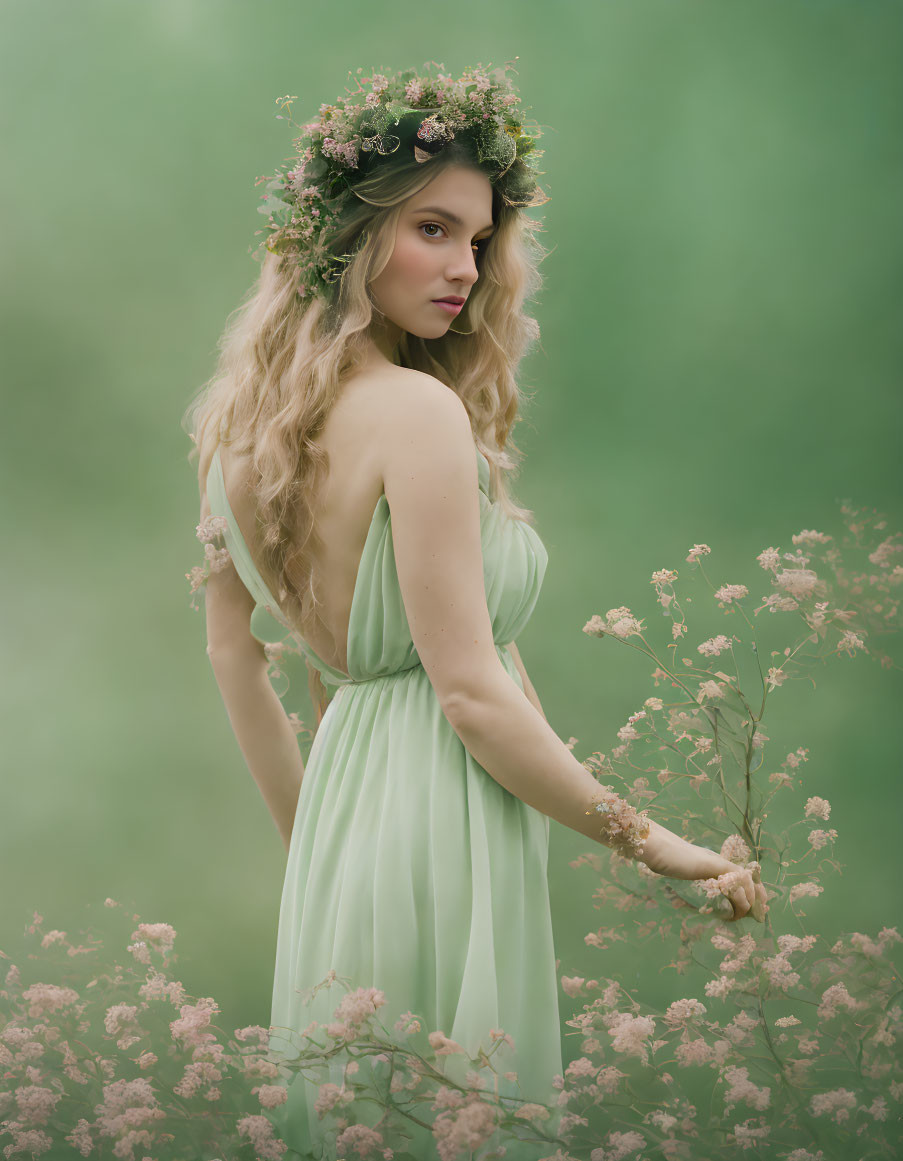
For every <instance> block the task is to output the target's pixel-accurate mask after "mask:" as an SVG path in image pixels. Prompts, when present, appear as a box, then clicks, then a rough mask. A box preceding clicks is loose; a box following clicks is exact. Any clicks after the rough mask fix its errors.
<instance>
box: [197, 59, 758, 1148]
mask: <svg viewBox="0 0 903 1161" xmlns="http://www.w3.org/2000/svg"><path fill="white" fill-rule="evenodd" d="M517 106H518V98H517V96H516V94H515V93H514V90H513V87H512V85H511V82H510V80H509V78H508V77H507V76H506V73H505V70H503V69H502V70H496V71H495V72H493V73H492V74H491V75H490V74H488V73H487V72H486V71H485V70H483V69H482V68H477V69H474V70H469V71H468V72H466V73H465V74H464V75H463V76H462V77H461V78H460V79H458V80H453V79H452V78H451V77H449V76H446V75H444V74H443V73H441V72H440V73H439V75H438V77H434V76H432V75H431V74H427V75H425V76H417V75H416V74H414V73H412V72H408V73H404V74H401V75H400V76H398V77H393V78H390V77H387V76H383V75H378V76H375V77H368V78H362V79H361V80H360V81H359V87H358V90H357V91H356V92H352V93H350V95H349V96H347V97H345V98H343V99H342V101H340V102H338V103H337V104H336V105H334V106H322V107H321V110H320V120H319V121H317V122H314V123H312V124H310V125H307V126H304V127H303V129H304V133H303V135H302V136H301V138H299V140H298V142H297V145H298V149H299V154H300V158H299V160H298V162H297V164H296V166H295V168H294V169H291V170H287V171H286V172H283V173H281V174H279V175H277V176H276V177H275V178H273V179H271V180H270V182H269V185H268V187H267V189H268V194H269V197H268V199H267V202H266V203H265V204H264V206H263V207H262V209H264V210H265V211H267V210H269V212H270V221H269V229H270V231H271V232H270V236H269V238H268V240H267V248H268V253H267V254H266V256H265V260H264V265H263V269H262V272H261V275H260V279H259V283H258V285H257V287H256V289H255V291H254V293H253V295H252V296H251V297H250V298H249V300H248V301H247V302H246V304H245V305H244V307H243V308H242V310H241V311H240V313H239V315H238V317H237V319H236V320H235V321H234V322H233V324H232V326H231V328H230V329H229V330H228V331H227V334H226V337H225V341H224V343H223V345H222V358H221V362H220V367H219V370H218V374H217V376H216V377H215V378H214V380H213V381H212V383H211V384H210V385H209V386H208V387H207V388H206V389H205V391H204V392H203V393H202V395H201V397H200V398H199V400H198V401H196V403H195V405H194V407H193V408H192V410H191V417H192V422H193V426H192V434H193V437H194V439H195V441H196V443H197V445H198V450H199V456H200V465H199V481H200V487H201V522H202V524H201V526H202V527H203V528H206V529H207V530H208V532H211V536H208V539H210V540H211V545H212V533H215V531H216V530H217V529H222V530H223V537H224V543H225V550H223V549H220V550H216V549H213V548H212V547H211V550H210V551H209V552H208V556H209V559H210V561H211V563H212V564H213V568H211V569H210V570H208V572H207V573H205V577H206V615H207V634H208V642H209V644H208V653H209V655H210V659H211V663H212V666H213V670H214V674H215V676H216V680H217V682H218V684H219V687H220V690H221V691H222V695H223V699H224V701H225V704H226V707H227V710H228V713H229V717H230V721H231V723H232V725H233V727H234V730H235V734H236V737H237V740H238V742H239V745H240V747H241V749H242V752H243V754H244V756H245V758H246V760H247V763H248V766H249V768H250V770H251V772H252V774H253V776H254V778H255V779H256V781H257V783H258V785H259V787H260V789H261V792H262V794H263V796H264V798H265V800H266V803H267V806H268V807H269V809H270V811H271V813H272V815H273V818H274V820H275V823H276V826H277V827H278V829H279V831H280V833H281V835H282V838H283V841H284V843H285V845H286V847H287V850H288V863H287V867H286V876H285V885H284V890H283V894H282V903H281V910H280V916H279V930H278V943H277V953H276V973H275V982H274V990H273V1007H272V1025H273V1028H274V1029H275V1030H276V1031H277V1032H278V1031H279V1030H283V1031H284V1032H285V1033H286V1035H288V1034H289V1033H294V1034H295V1036H296V1040H295V1042H296V1043H297V1037H298V1036H299V1035H300V1034H301V1033H302V1031H303V1030H305V1029H307V1028H308V1027H309V1026H310V1025H311V1023H312V1022H313V1021H319V1022H320V1023H327V1022H329V1020H330V1019H331V1016H332V1012H333V1009H334V1008H335V1007H336V1005H337V1004H338V1003H339V1001H340V1000H341V997H342V993H340V992H337V990H336V988H335V987H333V988H332V989H329V988H325V989H322V990H320V991H318V992H317V993H316V994H315V995H313V996H312V997H311V996H310V995H304V994H303V993H304V992H305V991H306V990H308V989H313V988H314V986H315V985H316V984H318V983H319V982H320V981H321V980H323V979H324V978H325V977H327V975H328V973H329V972H330V971H335V972H336V973H337V974H338V975H339V976H341V977H347V978H349V979H351V980H352V981H353V983H354V985H355V986H366V987H369V986H373V987H375V988H378V989H381V990H382V992H383V993H384V995H385V1000H386V1002H385V1005H384V1007H382V1008H381V1009H380V1011H379V1018H380V1019H381V1021H382V1022H383V1023H384V1024H385V1025H386V1026H387V1027H391V1026H392V1025H393V1024H394V1022H395V1021H396V1020H398V1019H399V1017H401V1016H402V1014H403V1013H405V1012H408V1011H413V1012H414V1013H415V1014H417V1015H419V1016H420V1017H422V1018H423V1019H424V1020H425V1022H426V1024H427V1026H428V1030H435V1029H439V1030H441V1031H442V1032H443V1033H444V1034H445V1035H446V1036H448V1037H449V1038H450V1039H451V1040H452V1041H454V1042H456V1043H457V1044H460V1045H461V1046H462V1047H464V1048H465V1049H467V1050H468V1052H470V1053H473V1054H475V1053H476V1049H477V1046H478V1045H479V1044H480V1043H481V1042H483V1043H484V1044H488V1036H489V1033H490V1030H492V1029H502V1030H504V1032H506V1033H508V1034H509V1035H510V1036H512V1037H513V1040H514V1044H515V1052H516V1061H515V1063H513V1064H509V1065H508V1068H509V1069H511V1070H513V1071H515V1072H516V1073H517V1083H515V1082H513V1081H511V1080H502V1081H501V1083H500V1091H501V1093H502V1095H507V1096H512V1097H521V1098H525V1099H534V1100H539V1101H544V1102H548V1103H551V1102H552V1100H553V1097H554V1093H553V1091H552V1086H551V1082H552V1079H553V1077H554V1076H555V1074H556V1073H560V1072H561V1049H560V1026H559V1013H558V1006H557V981H556V970H555V968H556V965H555V954H554V948H553V943H552V925H551V917H550V910H549V892H548V885H547V877H546V871H547V858H548V839H549V818H554V819H556V820H557V821H558V822H560V823H562V824H564V825H565V826H569V827H571V828H572V829H573V830H576V831H578V832H580V833H581V834H583V835H586V836H587V837H589V838H592V839H594V840H596V841H599V842H603V843H606V844H608V845H612V846H616V847H617V848H618V849H619V850H620V851H621V852H622V853H623V852H624V851H625V850H626V851H629V852H630V853H631V854H632V855H633V856H634V857H640V858H642V859H643V861H644V862H645V863H646V864H647V865H648V866H649V867H650V868H651V869H652V870H653V871H656V872H658V873H659V874H663V875H669V876H673V877H676V878H681V879H697V878H709V877H714V876H717V875H719V874H721V873H723V872H736V870H737V867H736V866H735V865H734V864H732V863H730V862H728V861H727V860H726V859H723V858H722V857H721V856H719V855H717V854H715V853H714V852H712V851H710V850H707V849H705V848H700V847H696V846H694V845H693V844H691V843H688V842H686V841H684V840H682V839H681V838H679V837H678V836H677V835H675V834H673V833H672V832H670V831H668V830H667V829H665V828H664V827H661V826H659V825H657V824H656V823H654V822H652V821H651V820H647V819H646V818H645V816H637V815H636V813H635V812H633V811H631V810H630V808H629V807H627V806H626V804H624V803H623V802H622V801H621V800H616V799H615V798H614V796H609V798H608V801H607V802H606V803H600V802H599V799H600V794H599V784H598V783H597V781H596V779H595V778H594V777H593V775H592V774H591V773H590V772H589V771H588V770H587V769H586V768H585V767H584V766H583V765H581V763H580V762H578V761H577V759H576V758H575V757H574V756H573V754H572V753H571V751H570V750H569V749H568V748H567V746H566V745H565V744H564V743H563V742H562V741H561V740H560V739H559V738H558V737H557V735H556V734H555V732H554V730H553V729H552V728H551V727H550V726H549V724H548V723H547V721H546V719H545V715H544V714H543V711H542V706H541V704H540V702H539V699H538V697H537V695H536V691H535V690H534V688H533V685H532V683H531V682H530V679H529V677H528V676H527V673H526V670H525V668H524V665H523V662H522V660H521V658H520V655H519V653H518V650H517V646H516V643H515V642H516V638H517V636H518V634H519V633H520V631H521V630H522V629H523V627H524V625H525V624H526V623H527V621H528V619H529V617H530V615H531V613H532V611H533V608H534V605H535V603H536V600H537V597H538V594H539V589H540V586H541V583H542V579H543V573H544V571H545V566H546V560H547V557H546V550H545V548H544V546H543V544H542V541H541V540H540V538H539V536H538V535H537V533H536V531H535V529H534V528H533V527H532V525H531V523H530V520H531V515H532V514H531V513H529V512H528V511H526V510H524V509H522V508H519V507H517V506H516V505H515V504H514V502H513V501H512V500H511V498H510V496H509V493H508V489H507V485H506V480H505V476H506V473H507V472H508V471H509V470H510V469H511V468H512V467H513V466H514V463H513V461H512V459H511V458H510V456H509V455H508V454H507V453H508V452H510V451H512V450H514V445H513V443H512V441H511V439H510V432H511V429H512V427H513V425H514V423H515V421H516V418H517V412H518V403H519V400H520V393H519V390H518V387H517V385H516V380H515V373H516V370H517V367H518V364H519V362H520V360H521V358H522V357H523V355H524V354H525V352H526V350H527V348H528V346H529V344H530V343H531V342H532V341H533V340H534V339H535V337H536V335H537V333H538V328H537V325H536V323H535V321H534V320H533V319H531V318H530V317H528V316H527V315H526V314H525V313H524V312H523V304H524V302H525V300H526V299H527V297H528V296H529V295H530V294H531V293H532V292H533V291H535V290H536V288H537V287H538V285H539V282H540V279H539V275H538V272H537V257H538V254H539V246H538V243H537V242H536V240H535V238H534V237H533V234H534V232H535V230H536V229H538V226H537V223H536V222H535V221H533V220H531V219H530V218H529V217H527V216H526V215H525V214H524V213H523V208H524V207H525V206H528V205H539V204H542V202H543V201H545V200H547V199H546V198H545V196H544V195H543V194H542V193H541V192H540V191H539V189H538V187H537V185H536V180H535V174H536V170H535V168H534V166H535V159H536V157H537V156H538V155H539V154H538V152H537V151H536V150H535V134H534V135H533V136H530V135H529V134H527V133H525V132H524V126H523V123H522V121H520V120H519V119H518V118H517V116H516V109H517ZM455 303H456V304H458V305H450V304H455ZM211 517H218V518H220V521H221V523H219V524H217V523H216V522H214V523H213V524H211V523H210V518H211ZM273 594H278V595H277V596H275V597H274V595H273ZM255 609H257V610H258V611H259V610H260V609H268V610H269V612H270V613H271V614H272V616H273V617H274V618H275V619H276V621H278V622H279V623H280V624H281V625H282V627H283V630H284V633H287V634H289V639H290V640H292V641H294V642H296V644H297V647H298V648H299V649H300V650H301V652H302V653H303V655H304V657H305V660H306V662H307V665H308V667H309V670H310V672H311V676H312V684H311V690H312V693H313V695H314V697H315V700H316V702H317V705H318V707H319V711H320V713H322V718H321V719H320V720H319V721H318V728H317V731H316V735H315V737H314V741H313V745H312V748H311V752H310V755H309V759H308V765H307V768H306V769H304V768H303V764H302V761H301V758H300V756H299V753H298V747H297V742H296V737H295V732H294V730H293V728H292V726H291V724H290V722H289V720H288V718H287V716H286V713H285V710H284V708H283V706H282V704H281V702H280V700H279V697H277V695H276V693H275V692H274V690H273V688H272V686H271V685H270V683H269V681H268V680H267V670H268V665H269V662H270V660H271V658H272V657H273V656H274V653H273V648H272V646H271V647H270V648H268V649H265V647H264V634H263V633H262V632H260V631H258V630H257V629H256V627H252V624H251V619H252V614H254V613H255ZM324 711H325V712H324ZM302 776H303V781H302ZM594 804H598V805H597V809H596V810H594V809H593V806H594ZM606 807H610V809H608V810H607V812H606V813H603V811H604V810H605V809H606ZM612 819H614V820H615V821H610V820H612ZM606 821H607V825H606V826H603V825H602V824H603V822H606ZM600 828H601V833H600ZM755 892H756V887H755V885H754V883H753V881H752V878H751V876H750V874H749V872H748V871H747V872H744V875H743V879H742V883H741V885H740V886H738V887H735V888H734V889H733V890H732V891H731V893H730V896H729V897H730V899H731V903H732V905H733V909H734V917H735V918H740V917H742V916H744V915H746V914H747V913H748V912H749V911H750V909H751V907H752V906H753V904H754V902H755V901H756V893H755ZM308 1000H309V1001H310V1003H307V1001H308ZM447 1059H448V1060H449V1075H450V1076H452V1075H456V1073H455V1066H456V1062H455V1058H454V1057H449V1058H447ZM500 1071H501V1070H500ZM329 1078H330V1079H333V1080H335V1081H336V1082H337V1083H339V1084H340V1083H341V1081H342V1072H341V1067H338V1066H337V1067H333V1069H332V1071H331V1074H330V1076H329ZM324 1079H326V1077H325V1075H324ZM461 1079H463V1076H462V1077H461ZM316 1097H317V1088H316V1086H315V1085H306V1084H303V1083H300V1082H299V1083H298V1084H295V1085H293V1086H292V1087H291V1090H290V1094H289V1101H288V1104H287V1105H286V1106H284V1108H283V1109H282V1110H281V1123H280V1128H281V1131H282V1132H283V1133H284V1135H285V1139H286V1140H287V1141H288V1142H289V1144H290V1145H291V1146H292V1148H294V1149H295V1150H297V1152H298V1153H299V1154H300V1155H302V1156H304V1155H305V1150H310V1149H311V1148H312V1147H313V1145H314V1143H315V1142H319V1141H322V1140H323V1137H322V1133H323V1130H322V1129H321V1128H320V1122H319V1119H318V1117H317V1115H316V1112H315V1110H314V1102H315V1100H316ZM414 1131H415V1136H414V1138H413V1141H412V1145H411V1150H412V1152H413V1154H414V1155H415V1156H418V1157H423V1156H429V1155H432V1154H431V1153H428V1152H426V1150H427V1148H428V1146H429V1135H428V1133H426V1134H425V1133H424V1131H423V1130H417V1129H416V1126H415V1127H414ZM418 1132H419V1133H420V1136H417V1135H416V1134H417V1133H418ZM524 1155H525V1156H527V1155H528V1154H527V1153H525V1154H524ZM529 1155H530V1156H532V1155H534V1154H529ZM535 1155H536V1156H539V1155H540V1154H535Z"/></svg>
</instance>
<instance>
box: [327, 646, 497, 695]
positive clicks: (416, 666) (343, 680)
mask: <svg viewBox="0 0 903 1161" xmlns="http://www.w3.org/2000/svg"><path fill="white" fill-rule="evenodd" d="M509 644H510V642H507V641H506V642H505V643H504V644H500V643H499V642H498V641H496V642H495V649H496V652H497V653H498V654H499V656H500V657H501V658H502V661H503V663H504V662H507V663H508V667H509V668H512V669H513V668H515V666H514V659H513V658H512V656H511V654H510V653H509V652H508V645H509ZM317 668H318V669H319V666H318V667H317ZM418 670H420V671H422V672H423V673H425V672H426V670H425V669H424V668H423V662H422V661H421V660H420V659H419V658H417V659H416V660H415V661H414V662H413V664H411V665H407V666H405V667H404V668H403V669H392V670H389V671H388V672H387V673H374V674H371V675H370V676H369V677H351V676H349V675H348V674H346V673H341V671H340V670H338V669H332V668H330V669H329V672H323V670H322V669H319V672H320V678H321V679H322V681H323V682H324V684H325V685H332V686H338V687H339V688H340V689H346V688H348V687H354V686H362V685H372V684H373V682H375V681H393V680H395V679H397V678H401V677H405V676H406V675H408V674H413V673H416V672H417V671H418Z"/></svg>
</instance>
